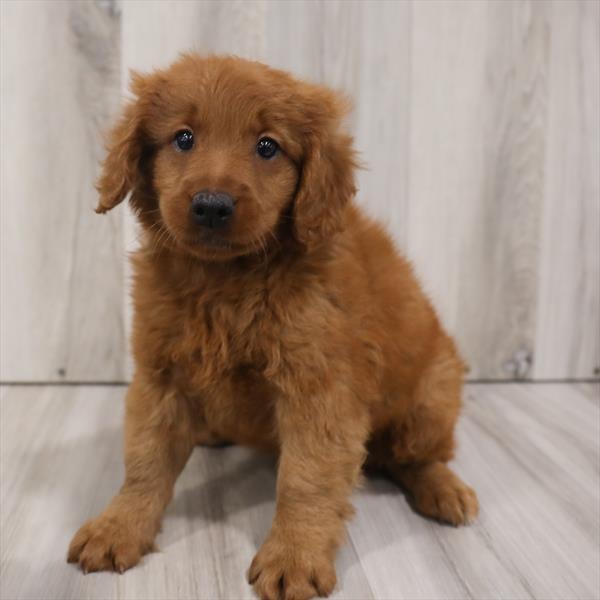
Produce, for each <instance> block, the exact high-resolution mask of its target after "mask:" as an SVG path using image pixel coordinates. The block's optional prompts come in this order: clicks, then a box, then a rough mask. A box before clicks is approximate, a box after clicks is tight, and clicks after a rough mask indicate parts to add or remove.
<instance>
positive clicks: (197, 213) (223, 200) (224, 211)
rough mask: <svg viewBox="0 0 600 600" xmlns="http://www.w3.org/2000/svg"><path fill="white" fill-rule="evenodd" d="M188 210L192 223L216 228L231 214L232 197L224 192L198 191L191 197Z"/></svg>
mask: <svg viewBox="0 0 600 600" xmlns="http://www.w3.org/2000/svg"><path fill="white" fill-rule="evenodd" d="M190 210H191V217H192V220H193V221H194V223H196V224H197V225H202V226H203V227H208V228H209V229H218V228H219V227H224V226H225V225H226V224H227V222H228V221H229V220H230V219H231V217H232V216H233V198H232V197H231V196H230V195H229V194H225V193H224V192H207V191H203V192H198V193H197V194H196V195H195V196H194V197H193V198H192V206H191V207H190Z"/></svg>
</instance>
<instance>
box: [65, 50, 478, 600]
mask: <svg viewBox="0 0 600 600" xmlns="http://www.w3.org/2000/svg"><path fill="white" fill-rule="evenodd" d="M132 90H133V92H134V94H135V99H134V100H133V101H132V102H130V103H129V105H128V106H126V107H125V110H124V113H123V116H122V118H121V119H120V121H119V122H118V124H117V125H116V127H115V128H114V130H113V131H112V134H111V137H110V143H109V147H108V155H107V157H106V160H105V161H104V165H103V171H102V175H101V177H100V179H99V182H98V186H97V187H98V191H99V193H100V200H99V204H98V208H97V212H99V213H104V212H106V211H108V210H110V209H112V208H113V207H115V206H116V205H117V204H119V203H120V202H121V201H122V200H123V199H124V198H125V196H126V195H127V194H128V193H130V192H131V197H130V202H131V206H132V207H133V209H134V211H135V213H136V215H137V218H138V219H139V222H140V224H141V226H142V230H143V235H144V239H143V242H142V245H141V248H140V249H139V250H138V251H137V252H136V254H135V255H134V257H133V267H134V272H135V277H134V290H133V300H134V308H135V313H134V323H133V352H134V357H135V363H136V371H135V375H134V378H133V382H132V383H131V386H130V387H129V390H128V393H127V398H126V415H125V466H126V476H125V482H124V484H123V487H122V488H121V490H120V492H119V493H118V494H117V495H116V496H115V498H114V499H113V500H112V501H111V502H110V504H109V505H108V507H107V508H106V509H105V511H104V512H103V513H102V514H101V515H100V516H99V517H97V518H95V519H92V520H91V521H89V522H87V523H86V524H84V525H83V527H82V528H81V529H80V530H79V531H78V532H77V533H76V535H75V537H74V538H73V541H72V542H71V546H70V548H69V553H68V560H69V561H72V562H78V563H79V565H80V566H81V568H82V569H83V570H84V571H86V572H87V571H96V570H101V569H114V570H117V571H120V572H122V571H124V570H125V569H128V568H130V567H133V566H134V565H135V564H136V563H137V562H138V561H139V560H140V557H141V556H142V555H143V554H144V553H147V552H149V551H151V549H152V548H153V543H154V538H155V536H156V533H157V531H158V529H159V526H160V522H161V518H162V515H163V511H164V509H165V507H166V505H167V504H168V502H169V501H170V499H171V496H172V493H173V485H174V483H175V480H176V478H177V476H178V475H179V473H180V472H181V470H182V469H183V467H184V465H185V463H186V461H187V459H188V457H189V456H190V453H191V451H192V448H193V447H194V445H195V444H197V443H209V444H212V443H217V442H218V441H219V440H228V441H231V442H235V443H238V444H246V445H248V446H252V447H255V448H259V449H263V450H267V451H271V452H275V453H277V454H278V456H279V465H278V474H277V507H276V514H275V518H274V521H273V525H272V528H271V531H270V532H269V533H268V535H267V537H266V540H265V542H264V543H263V545H262V547H261V548H260V550H259V551H258V553H257V555H256V556H255V558H254V560H253V562H252V564H251V565H250V569H249V571H248V580H249V582H250V583H251V584H253V585H254V589H255V591H256V593H257V594H258V596H260V597H261V598H265V599H269V600H274V599H276V598H284V599H295V600H298V599H308V598H311V597H313V596H315V595H321V596H326V595H328V594H329V593H330V592H331V591H332V590H333V588H334V586H335V583H336V575H335V570H334V558H335V552H336V549H337V547H338V546H339V544H340V542H341V541H342V538H343V533H344V522H345V520H346V519H347V518H348V517H349V516H350V515H351V514H352V508H351V505H350V502H349V498H350V494H351V492H352V489H353V487H354V485H355V484H356V482H357V479H358V477H359V474H360V471H361V467H362V466H363V464H365V463H366V464H367V465H368V466H370V467H373V468H376V469H380V470H384V471H386V472H387V473H388V474H389V475H390V476H391V477H392V478H393V479H394V480H395V481H397V482H398V484H399V485H400V486H402V488H404V489H405V491H406V492H407V493H408V494H409V497H410V498H411V499H412V502H413V504H414V506H415V508H416V510H418V511H419V512H421V513H422V514H424V515H426V516H428V517H432V518H434V519H438V520H440V521H445V522H448V523H452V524H453V525H461V524H463V523H467V522H469V521H471V520H472V519H473V518H474V517H475V516H476V515H477V511H478V504H477V498H476V496H475V493H474V492H473V490H471V489H470V488H469V487H467V486H466V485H465V484H464V483H463V482H462V481H461V480H460V479H459V478H458V477H457V476H456V475H455V474H454V473H453V472H452V471H451V470H450V469H449V468H448V466H447V462H448V461H449V460H450V459H451V458H452V455H453V446H454V436H453V430H454V425H455V422H456V419H457V417H458V414H459V410H460V406H461V386H462V378H463V373H464V365H463V362H462V361H461V359H460V357H459V355H458V353H457V350H456V348H455V345H454V343H453V341H452V339H451V338H450V337H449V336H448V335H447V334H446V333H445V332H444V330H443V329H442V327H441V325H440V323H439V321H438V319H437V317H436V315H435V312H434V310H433V308H432V307H431V305H430V303H429V301H428V300H427V298H426V297H425V295H424V294H423V292H422V291H421V289H420V287H419V284H418V283H417V281H416V279H415V276H414V274H413V271H412V269H411V267H410V265H409V264H408V263H407V262H406V260H405V259H404V258H402V257H401V256H400V255H399V254H398V252H397V251H396V249H395V248H394V245H393V243H392V242H391V240H390V238H389V237H388V235H387V234H386V233H385V232H384V231H383V229H382V228H381V227H380V226H379V225H377V224H376V223H374V222H373V221H372V220H370V219H369V217H368V216H367V215H365V214H364V212H363V211H361V210H360V209H359V208H358V207H357V206H356V205H355V204H354V202H353V196H354V194H355V181H354V175H355V170H356V167H357V161H356V155H355V152H354V150H353V147H352V139H351V137H349V136H348V135H346V134H345V133H343V132H342V131H341V129H340V125H341V123H340V121H341V119H342V117H343V116H344V113H345V111H346V103H345V101H344V100H343V99H342V98H341V97H340V96H339V95H338V94H336V93H334V92H333V91H331V90H329V89H327V88H325V87H321V86H318V85H313V84H309V83H305V82H302V81H298V80H296V79H293V78H292V77H291V76H290V75H288V74H286V73H284V72H282V71H278V70H274V69H271V68H269V67H266V66H264V65H262V64H259V63H256V62H249V61H246V60H242V59H239V58H233V57H215V56H211V57H207V58H203V57H200V56H197V55H192V54H190V55H185V56H183V57H182V58H181V59H180V60H178V61H177V62H176V63H175V64H173V65H172V66H171V67H170V68H169V69H166V70H161V71H156V72H154V73H152V74H150V75H146V76H141V75H134V76H133V82H132Z"/></svg>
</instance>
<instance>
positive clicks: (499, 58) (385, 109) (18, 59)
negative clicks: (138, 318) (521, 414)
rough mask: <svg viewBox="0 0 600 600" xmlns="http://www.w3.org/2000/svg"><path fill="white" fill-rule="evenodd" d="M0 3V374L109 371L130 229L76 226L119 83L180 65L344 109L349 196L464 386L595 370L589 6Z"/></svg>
mask: <svg viewBox="0 0 600 600" xmlns="http://www.w3.org/2000/svg"><path fill="white" fill-rule="evenodd" d="M0 4H1V10H2V13H1V16H2V19H1V21H2V25H1V27H2V36H1V37H2V42H1V43H2V52H1V54H2V58H1V60H2V64H1V67H2V68H1V76H2V86H1V87H2V114H1V117H2V133H1V136H2V139H1V142H2V156H1V171H2V184H1V196H2V204H1V207H0V210H1V217H2V218H1V221H2V224H1V234H2V235H1V237H2V241H1V247H0V250H1V256H0V259H1V260H0V269H1V273H0V275H1V284H2V285H1V286H0V321H1V322H0V325H1V328H2V336H1V344H0V377H1V379H3V380H15V379H22V380H54V379H61V378H63V379H66V380H71V381H73V380H115V379H123V378H127V377H129V375H130V373H131V365H130V364H129V352H128V350H127V344H126V337H127V334H126V331H127V330H128V329H129V322H130V316H131V315H130V307H129V297H128V287H129V281H128V279H129V272H128V267H127V265H126V260H125V252H126V251H128V250H131V249H133V248H135V247H136V237H137V232H136V229H135V225H134V223H133V220H132V218H131V217H130V216H129V215H128V213H127V211H126V210H123V209H122V208H120V209H118V210H117V211H115V213H114V214H111V215H109V216H108V217H105V218H99V217H95V215H93V213H92V212H91V208H92V207H93V206H94V203H95V192H94V190H93V187H92V185H93V181H94V179H95V176H96V174H97V171H98V162H99V160H100V158H101V157H102V150H101V143H100V136H99V131H100V130H106V129H107V128H108V127H109V126H110V124H111V123H112V122H113V120H114V115H115V113H116V111H117V108H118V105H119V104H120V102H121V99H122V97H125V96H126V95H127V93H126V82H127V79H128V71H129V69H130V68H135V69H139V70H142V71H148V70H151V69H153V68H156V67H162V66H166V65H168V64H169V63H170V62H171V61H172V60H173V59H175V58H176V56H177V54H178V53H179V52H181V51H188V50H197V51H200V52H204V53H206V52H218V53H235V54H239V55H241V56H245V57H248V58H252V59H258V60H262V61H265V62H268V63H271V64H273V65H274V66H277V67H281V68H284V69H289V70H291V71H292V72H294V73H296V74H298V75H299V76H302V77H308V78H310V79H313V80H316V81H319V82H323V83H325V84H328V85H331V86H334V87H337V88H339V89H341V90H343V91H345V92H346V93H347V94H348V95H349V96H351V97H352V98H353V100H354V105H355V110H354V112H353V113H352V115H351V116H350V117H349V120H348V126H349V128H350V129H351V131H352V132H353V134H354V135H355V138H356V145H357V148H358V150H359V151H360V153H361V159H362V161H363V163H364V164H365V165H366V167H367V169H366V170H364V171H361V172H360V173H359V176H358V181H359V188H360V191H359V195H358V202H359V203H360V204H361V205H362V206H363V207H364V209H365V210H366V212H368V213H369V214H371V215H373V216H375V217H377V218H378V219H379V220H381V221H382V222H384V223H385V224H386V226H387V227H388V229H389V231H390V232H391V234H392V235H393V236H394V238H395V240H396V241H397V243H398V245H399V246H400V248H402V249H403V250H404V251H405V252H406V253H407V254H408V256H409V257H410V258H412V259H413V261H414V263H415V266H416V269H417V272H418V274H419V275H420V276H421V278H422V280H423V283H424V285H425V288H426V289H427V291H428V292H429V293H430V295H431V296H432V298H433V300H434V303H435V305H436V306H437V307H438V308H439V311H440V313H441V315H442V317H443V320H444V322H445V323H446V324H447V326H448V328H449V329H450V331H451V332H452V333H453V334H455V335H456V337H457V339H458V342H459V345H460V347H461V349H462V351H463V354H464V355H465V357H466V359H467V361H468V362H469V364H470V366H471V369H472V370H471V373H470V377H472V378H515V377H517V378H520V377H534V378H560V377H571V378H572V377H586V378H587V377H591V376H593V375H594V373H595V374H596V376H597V375H598V372H597V369H598V368H600V339H599V336H598V331H599V330H600V258H599V257H600V229H599V228H600V189H599V186H600V183H599V181H600V173H599V172H598V164H599V163H600V150H599V141H598V140H599V139H600V125H599V113H598V109H597V107H598V105H599V104H600V91H599V86H600V82H599V79H598V73H599V72H600V65H599V62H598V61H599V58H598V57H599V54H600V25H599V21H600V18H599V15H598V13H599V8H598V3H597V2H587V1H584V0H573V1H570V0H569V1H560V0H557V1H556V2H545V1H542V0H539V1H538V0H520V1H518V2H463V1H461V0H448V1H441V2H433V1H431V2H409V1H406V2H384V1H378V0H370V1H368V2H359V1H355V0H328V1H323V0H286V1H285V2H273V1H270V0H251V1H245V0H232V1H228V2H219V1H202V2H200V1H195V0H189V1H188V0H178V1H175V2H163V1H161V0H152V1H144V2H134V1H131V2H129V1H128V2H116V1H115V2H113V1H111V0H106V1H105V0H97V1H95V2H79V1H73V2H70V1H66V0H65V1H63V2H58V1H57V2H36V1H30V2H13V1H11V0H8V1H5V2H2V3H0ZM25 31H27V32H30V33H28V34H27V35H24V34H23V32H25ZM119 72H120V75H119ZM31 73H34V74H35V76H30V75H24V74H31ZM119 86H120V88H121V89H120V91H119ZM120 96H121V98H120ZM23 131H26V132H27V133H26V134H24V133H23ZM32 136H33V137H34V140H35V151H31V144H32V143H33V142H31V141H29V139H30V138H31V137H32ZM40 190H41V191H40ZM32 208H33V210H32ZM123 238H125V241H124V242H123ZM24 240H27V241H26V242H25V241H24ZM62 373H64V375H62Z"/></svg>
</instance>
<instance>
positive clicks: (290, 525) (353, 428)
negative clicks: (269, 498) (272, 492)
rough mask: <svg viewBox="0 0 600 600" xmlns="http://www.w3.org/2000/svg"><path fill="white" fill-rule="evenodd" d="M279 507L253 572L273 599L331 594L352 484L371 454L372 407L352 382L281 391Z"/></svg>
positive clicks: (256, 583)
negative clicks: (298, 392)
mask: <svg viewBox="0 0 600 600" xmlns="http://www.w3.org/2000/svg"><path fill="white" fill-rule="evenodd" d="M277 421H278V428H279V435H280V441H281V454H280V460H279V470H278V476H277V509H276V515H275V519H274V522H273V526H272V528H271V532H270V533H269V535H268V537H267V539H266V541H265V542H264V544H263V545H262V547H261V548H260V550H259V552H258V554H257V555H256V556H255V558H254V560H253V561H252V565H251V566H250V569H249V572H248V580H249V582H250V583H252V584H254V589H255V591H256V593H257V594H258V596H259V597H260V598H263V599H267V600H277V599H281V600H291V599H293V600H304V599H307V598H312V597H313V596H316V595H318V596H327V595H328V594H329V593H330V592H331V591H332V590H333V588H334V586H335V582H336V576H335V569H334V564H333V561H334V557H335V551H336V548H337V546H338V545H339V544H340V542H341V540H342V538H343V535H344V520H345V519H346V518H347V517H349V516H350V515H351V514H352V512H353V511H352V507H351V505H350V503H349V495H350V492H351V490H352V488H353V486H354V484H355V482H356V480H357V477H358V475H359V472H360V468H361V465H362V462H363V460H364V457H365V450H364V444H365V441H366V438H367V435H368V418H367V414H366V411H364V410H363V408H362V407H360V406H358V405H357V404H356V400H355V399H354V398H353V396H352V395H351V394H350V392H349V391H348V390H344V389H341V388H339V387H338V388H337V389H336V390H330V391H329V392H328V393H326V394H324V395H321V396H320V397H314V398H306V397H304V398H297V397H293V398H292V397H286V398H282V399H281V401H280V402H279V403H278V406H277Z"/></svg>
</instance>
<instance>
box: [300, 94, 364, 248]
mask: <svg viewBox="0 0 600 600" xmlns="http://www.w3.org/2000/svg"><path fill="white" fill-rule="evenodd" d="M315 100H316V105H315V104H313V107H314V108H315V110H316V111H317V115H316V116H314V115H313V117H311V123H310V132H309V133H308V135H307V138H306V147H305V150H304V159H303V162H302V172H301V176H300V183H299V188H298V191H297V192H296V197H295V199H294V207H293V218H294V233H295V237H296V239H298V241H300V242H301V243H303V244H304V245H306V246H309V245H311V244H312V243H315V242H318V241H319V240H320V239H324V238H327V237H329V236H331V235H333V234H334V233H336V232H337V231H339V230H341V229H342V227H343V213H344V207H345V206H346V204H347V203H348V201H349V200H350V199H351V198H352V197H353V196H354V194H355V193H356V187H355V183H354V171H355V169H356V168H357V166H358V165H357V162H356V153H355V151H354V148H353V145H352V142H353V140H352V137H351V136H349V135H347V134H345V133H341V132H340V131H339V129H340V124H341V123H340V122H341V118H342V116H343V115H344V113H345V112H346V104H345V102H344V101H343V99H342V98H340V97H338V96H337V95H336V94H334V93H333V92H331V91H329V90H320V91H319V93H318V94H317V97H316V99H315ZM319 113H320V114H319Z"/></svg>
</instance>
